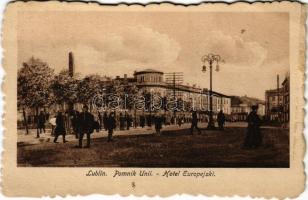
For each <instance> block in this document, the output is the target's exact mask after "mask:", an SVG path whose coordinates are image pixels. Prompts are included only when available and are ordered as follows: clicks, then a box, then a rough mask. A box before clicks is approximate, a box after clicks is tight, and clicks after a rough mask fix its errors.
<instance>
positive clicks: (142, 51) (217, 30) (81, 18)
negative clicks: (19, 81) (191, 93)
mask: <svg viewBox="0 0 308 200" xmlns="http://www.w3.org/2000/svg"><path fill="white" fill-rule="evenodd" d="M288 20H289V18H288V15H287V14H285V13H244V12H242V13H236V12H233V13H226V12H224V13H222V12H220V13H209V12H194V13H193V12H163V13H160V12H138V13H137V12H129V13H128V12H127V13H126V12H60V11H59V12H22V13H19V15H18V23H19V24H18V45H19V46H18V62H19V67H20V66H21V64H22V62H25V61H27V60H28V59H29V58H30V57H31V56H34V57H36V58H40V59H42V60H44V61H46V62H47V63H48V64H49V66H50V67H52V68H55V70H56V72H59V71H60V70H62V69H64V68H67V65H68V52H69V51H72V52H73V53H74V57H75V65H76V71H77V72H79V73H81V74H82V75H86V74H91V73H98V74H101V75H107V76H113V77H114V76H116V75H120V76H123V74H125V73H126V74H128V75H132V74H133V72H134V70H141V69H146V68H152V69H156V70H161V71H163V72H173V71H182V72H184V82H185V83H190V84H197V85H198V86H200V87H205V88H207V87H209V73H202V72H201V68H202V65H203V63H202V62H201V57H202V56H203V55H204V54H208V53H214V54H219V55H220V56H221V57H222V58H223V59H224V60H225V63H222V64H221V65H220V71H219V72H214V75H213V89H214V90H215V91H219V92H222V93H225V94H228V95H248V96H252V97H258V98H260V99H264V90H266V89H269V88H275V87H276V75H277V74H280V77H281V79H283V78H284V76H285V74H286V72H287V71H288V69H289V22H288Z"/></svg>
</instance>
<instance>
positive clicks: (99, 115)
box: [97, 111, 103, 130]
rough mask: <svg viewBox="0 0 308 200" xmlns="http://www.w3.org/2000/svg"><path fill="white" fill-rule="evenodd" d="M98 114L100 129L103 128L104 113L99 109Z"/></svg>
mask: <svg viewBox="0 0 308 200" xmlns="http://www.w3.org/2000/svg"><path fill="white" fill-rule="evenodd" d="M97 116H98V123H99V130H102V122H103V117H102V114H101V113H100V112H99V111H98V113H97Z"/></svg>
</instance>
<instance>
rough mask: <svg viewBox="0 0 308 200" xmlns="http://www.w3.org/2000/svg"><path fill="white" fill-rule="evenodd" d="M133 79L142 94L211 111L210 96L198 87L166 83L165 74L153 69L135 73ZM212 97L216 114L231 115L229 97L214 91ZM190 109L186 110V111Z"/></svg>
mask: <svg viewBox="0 0 308 200" xmlns="http://www.w3.org/2000/svg"><path fill="white" fill-rule="evenodd" d="M133 79H134V80H136V86H137V87H138V89H139V90H140V92H141V93H146V92H151V93H154V94H157V95H159V96H161V97H169V98H176V99H178V100H182V101H184V102H185V103H186V104H188V105H189V107H190V109H194V110H197V111H209V110H210V104H209V102H210V95H209V91H208V90H207V89H201V88H200V87H196V85H192V86H190V85H184V84H174V85H172V84H169V83H167V82H166V81H165V79H164V73H163V72H161V71H157V70H153V69H146V70H141V71H135V72H134V78H133ZM212 97H213V112H214V113H217V112H219V111H220V110H223V112H224V113H225V114H231V98H230V97H229V96H227V95H224V94H221V93H218V92H214V91H213V93H212ZM190 109H187V108H186V111H190Z"/></svg>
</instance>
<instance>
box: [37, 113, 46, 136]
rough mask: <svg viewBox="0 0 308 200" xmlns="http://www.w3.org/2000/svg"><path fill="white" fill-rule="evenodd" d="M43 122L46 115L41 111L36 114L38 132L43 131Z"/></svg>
mask: <svg viewBox="0 0 308 200" xmlns="http://www.w3.org/2000/svg"><path fill="white" fill-rule="evenodd" d="M45 122H46V116H45V114H44V112H43V111H41V112H40V114H39V116H38V129H39V133H40V134H41V133H43V131H44V133H45Z"/></svg>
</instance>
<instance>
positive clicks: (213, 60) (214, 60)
mask: <svg viewBox="0 0 308 200" xmlns="http://www.w3.org/2000/svg"><path fill="white" fill-rule="evenodd" d="M201 61H202V62H203V66H202V72H204V73H205V72H206V68H207V65H206V64H208V67H209V68H210V112H209V114H210V119H209V123H208V126H207V128H208V129H215V122H214V119H213V96H212V93H213V90H212V76H213V75H212V68H213V64H216V69H215V70H216V71H217V72H218V71H219V62H221V61H222V62H223V60H221V57H220V55H215V54H212V53H210V54H207V55H204V56H202V58H201Z"/></svg>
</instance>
